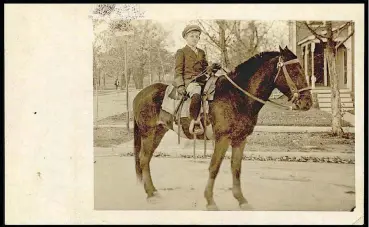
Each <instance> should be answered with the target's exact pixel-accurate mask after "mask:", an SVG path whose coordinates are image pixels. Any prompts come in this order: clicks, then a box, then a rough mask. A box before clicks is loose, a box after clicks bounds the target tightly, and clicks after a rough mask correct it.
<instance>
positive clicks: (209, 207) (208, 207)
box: [206, 204, 219, 211]
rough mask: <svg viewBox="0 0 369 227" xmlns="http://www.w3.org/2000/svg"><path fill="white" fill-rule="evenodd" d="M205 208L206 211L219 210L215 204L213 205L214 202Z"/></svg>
mask: <svg viewBox="0 0 369 227" xmlns="http://www.w3.org/2000/svg"><path fill="white" fill-rule="evenodd" d="M206 209H207V210H208V211H218V210H219V209H218V207H217V205H215V204H212V205H207V206H206Z"/></svg>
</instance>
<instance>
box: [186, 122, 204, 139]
mask: <svg viewBox="0 0 369 227" xmlns="http://www.w3.org/2000/svg"><path fill="white" fill-rule="evenodd" d="M197 124H198V125H199V126H200V128H198V129H196V130H194V128H195V125H197ZM189 132H190V134H192V135H201V134H203V133H204V127H203V126H202V124H201V121H200V120H199V119H198V120H195V119H192V121H191V123H190V127H189Z"/></svg>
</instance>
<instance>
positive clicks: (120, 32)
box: [116, 31, 133, 133]
mask: <svg viewBox="0 0 369 227" xmlns="http://www.w3.org/2000/svg"><path fill="white" fill-rule="evenodd" d="M116 35H117V36H118V37H123V42H124V74H125V79H126V108H127V130H128V133H129V94H128V61H127V51H128V40H127V39H128V36H129V35H133V31H118V32H116Z"/></svg>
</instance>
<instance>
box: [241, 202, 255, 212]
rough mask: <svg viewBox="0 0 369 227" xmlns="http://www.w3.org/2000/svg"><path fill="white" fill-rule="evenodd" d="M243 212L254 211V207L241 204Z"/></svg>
mask: <svg viewBox="0 0 369 227" xmlns="http://www.w3.org/2000/svg"><path fill="white" fill-rule="evenodd" d="M240 208H241V210H253V208H252V206H251V205H250V204H248V203H242V204H240Z"/></svg>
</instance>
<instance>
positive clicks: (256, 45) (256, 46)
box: [252, 27, 259, 53]
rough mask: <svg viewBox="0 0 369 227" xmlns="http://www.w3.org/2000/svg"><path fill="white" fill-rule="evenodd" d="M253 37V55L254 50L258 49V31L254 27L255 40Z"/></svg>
mask: <svg viewBox="0 0 369 227" xmlns="http://www.w3.org/2000/svg"><path fill="white" fill-rule="evenodd" d="M255 37H256V43H255V46H254V48H253V50H252V52H253V53H255V51H256V48H258V45H259V36H258V29H257V28H256V27H255V36H254V37H253V38H254V39H255Z"/></svg>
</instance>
